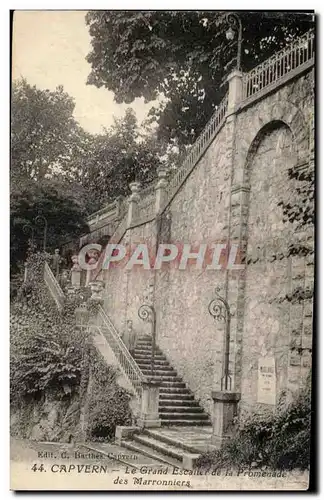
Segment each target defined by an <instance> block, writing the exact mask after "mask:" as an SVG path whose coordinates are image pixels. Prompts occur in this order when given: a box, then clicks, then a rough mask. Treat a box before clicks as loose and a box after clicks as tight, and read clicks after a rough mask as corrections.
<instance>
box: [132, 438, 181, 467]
mask: <svg viewBox="0 0 324 500" xmlns="http://www.w3.org/2000/svg"><path fill="white" fill-rule="evenodd" d="M133 442H136V443H140V444H141V445H144V446H147V447H148V448H152V449H153V450H155V451H157V452H158V453H161V454H162V455H166V456H167V457H171V458H175V459H176V460H178V461H179V462H182V456H183V450H181V448H177V447H176V446H172V445H170V444H167V443H164V442H163V441H159V440H158V439H156V438H154V437H151V436H146V435H145V434H144V435H143V434H140V435H134V436H133Z"/></svg>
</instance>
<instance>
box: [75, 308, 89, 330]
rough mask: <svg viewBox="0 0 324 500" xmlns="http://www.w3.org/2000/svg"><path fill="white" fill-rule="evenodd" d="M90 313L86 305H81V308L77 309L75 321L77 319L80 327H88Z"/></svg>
mask: <svg viewBox="0 0 324 500" xmlns="http://www.w3.org/2000/svg"><path fill="white" fill-rule="evenodd" d="M89 317H90V314H89V311H88V309H87V306H86V304H81V305H80V306H79V307H77V308H76V310H75V319H76V325H77V326H78V327H85V326H87V325H88V322H89Z"/></svg>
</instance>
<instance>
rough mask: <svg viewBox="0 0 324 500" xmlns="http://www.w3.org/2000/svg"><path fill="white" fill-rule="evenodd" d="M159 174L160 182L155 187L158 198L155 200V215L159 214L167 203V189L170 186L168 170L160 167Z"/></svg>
mask: <svg viewBox="0 0 324 500" xmlns="http://www.w3.org/2000/svg"><path fill="white" fill-rule="evenodd" d="M157 174H158V182H157V184H156V187H155V193H156V198H155V213H156V214H158V213H159V212H160V211H161V210H162V208H163V206H164V203H165V199H166V187H167V185H168V183H167V180H166V176H167V170H166V168H165V167H164V166H160V167H159V168H158V169H157Z"/></svg>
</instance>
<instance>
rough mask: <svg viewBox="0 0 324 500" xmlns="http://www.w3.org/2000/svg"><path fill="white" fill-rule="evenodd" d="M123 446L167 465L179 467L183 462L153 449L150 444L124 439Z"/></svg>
mask: <svg viewBox="0 0 324 500" xmlns="http://www.w3.org/2000/svg"><path fill="white" fill-rule="evenodd" d="M121 446H123V447H124V448H127V449H128V450H131V451H135V452H136V453H140V454H141V455H145V456H146V457H149V458H152V459H153V460H154V461H155V462H161V463H163V464H167V465H174V466H175V467H179V466H180V465H181V462H179V461H178V460H175V459H174V458H171V457H169V456H166V455H164V454H162V453H158V452H157V451H154V450H152V448H150V447H149V446H145V445H143V444H140V443H135V442H134V441H130V440H126V439H125V440H123V441H122V442H121Z"/></svg>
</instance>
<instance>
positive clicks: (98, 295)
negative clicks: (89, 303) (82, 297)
mask: <svg viewBox="0 0 324 500" xmlns="http://www.w3.org/2000/svg"><path fill="white" fill-rule="evenodd" d="M90 288H91V292H92V295H91V297H90V299H91V300H94V301H96V302H98V303H99V304H101V303H103V291H104V282H103V281H100V280H97V281H92V282H91V283H90Z"/></svg>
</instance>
